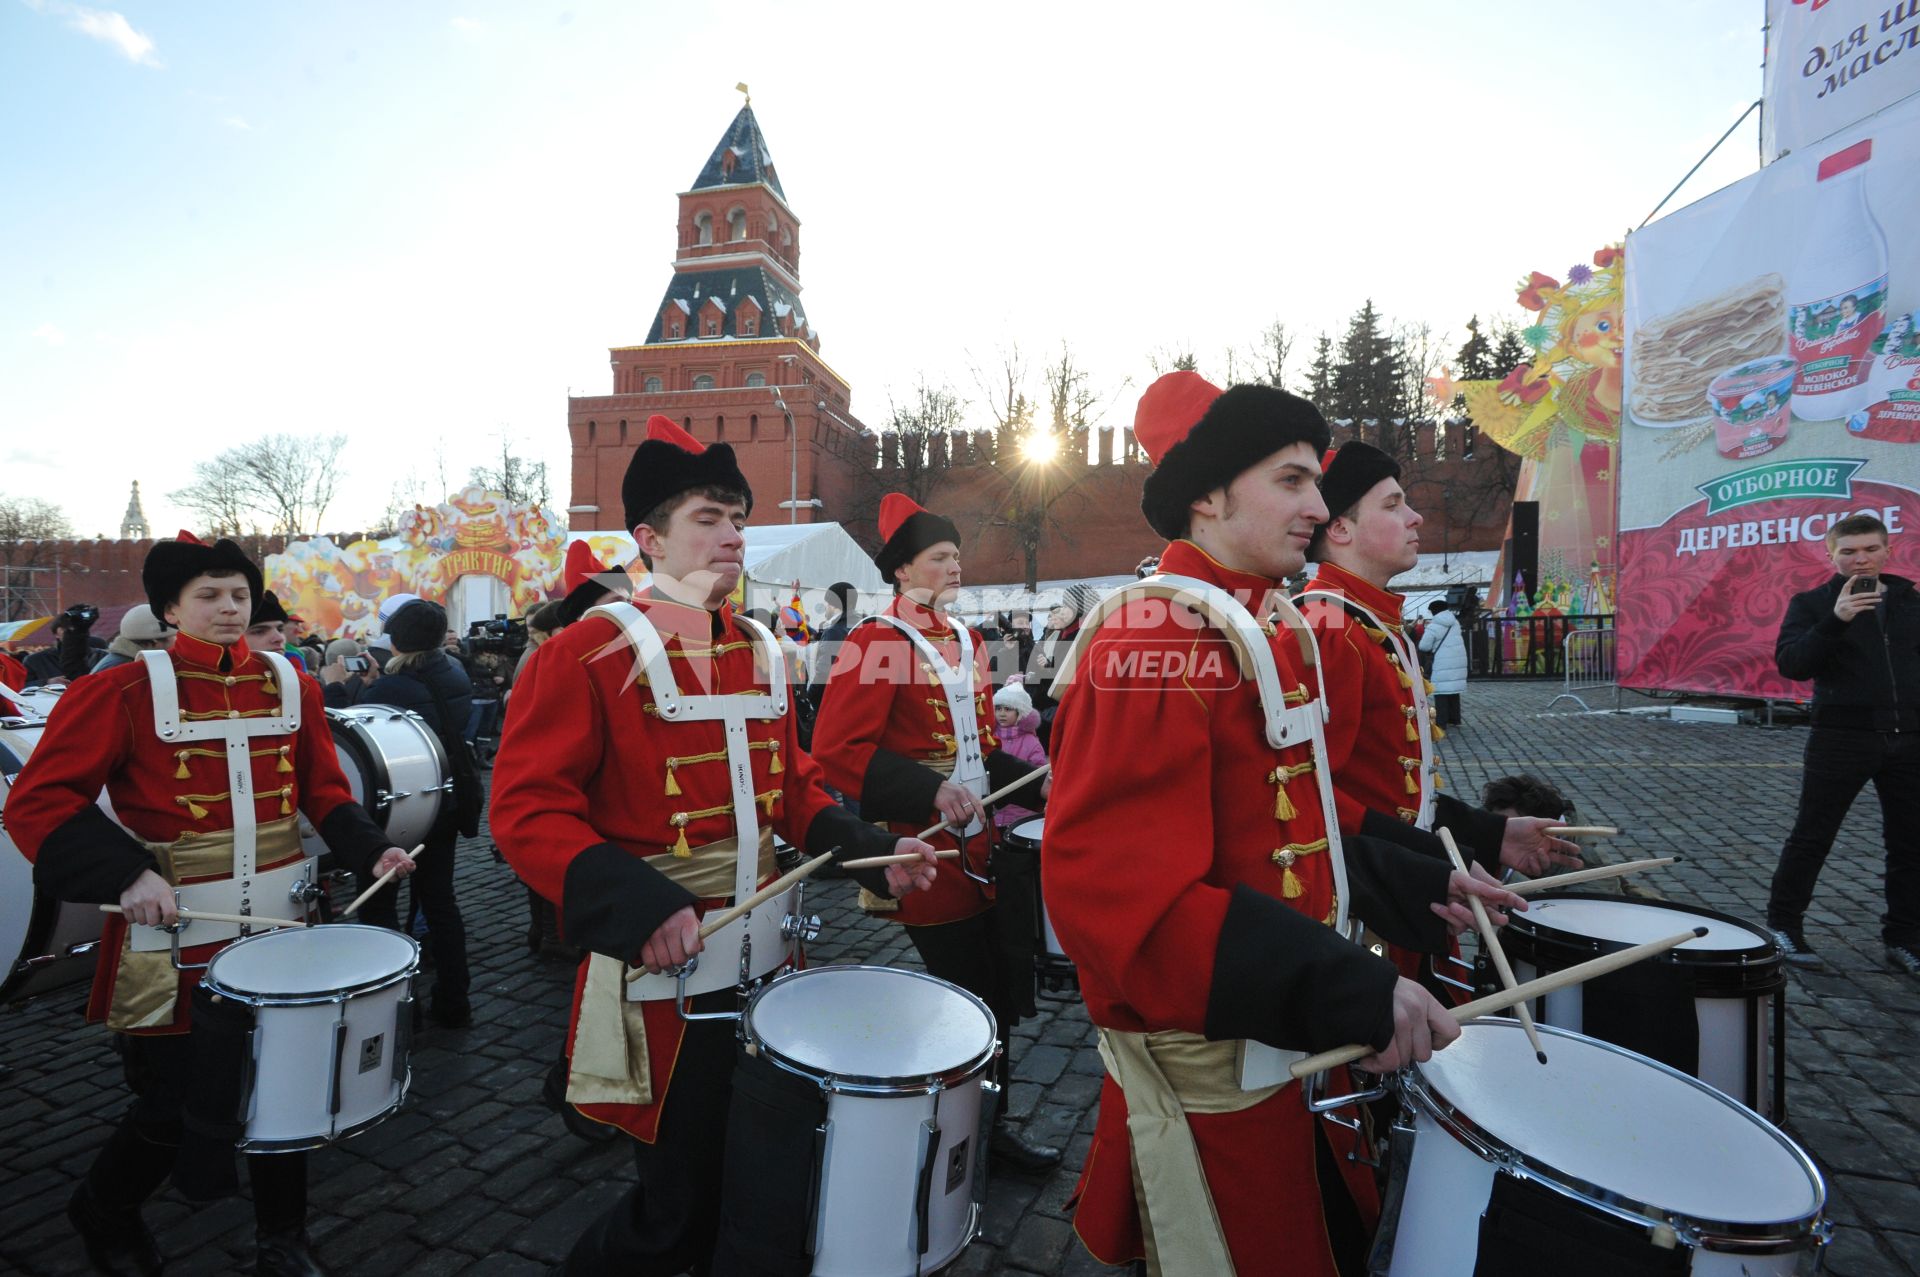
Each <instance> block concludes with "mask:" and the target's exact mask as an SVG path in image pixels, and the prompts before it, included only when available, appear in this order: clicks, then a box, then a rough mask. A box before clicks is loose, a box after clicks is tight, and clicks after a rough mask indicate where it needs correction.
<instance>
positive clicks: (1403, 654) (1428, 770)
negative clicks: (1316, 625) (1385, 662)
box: [1294, 590, 1436, 830]
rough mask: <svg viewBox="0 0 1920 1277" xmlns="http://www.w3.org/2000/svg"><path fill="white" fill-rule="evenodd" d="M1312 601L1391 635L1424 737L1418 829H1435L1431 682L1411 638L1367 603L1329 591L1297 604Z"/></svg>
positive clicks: (1416, 723)
mask: <svg viewBox="0 0 1920 1277" xmlns="http://www.w3.org/2000/svg"><path fill="white" fill-rule="evenodd" d="M1308 599H1320V600H1324V601H1325V602H1327V603H1330V604H1332V605H1333V606H1335V607H1338V608H1341V609H1342V610H1343V611H1351V612H1358V613H1359V614H1360V615H1361V616H1363V617H1365V618H1366V621H1367V624H1368V625H1370V626H1372V627H1373V628H1374V629H1376V630H1379V631H1380V632H1381V633H1382V634H1384V635H1386V636H1387V643H1388V644H1389V645H1390V646H1391V647H1392V649H1393V654H1394V656H1395V657H1396V658H1397V659H1398V660H1399V662H1400V669H1401V671H1402V672H1403V673H1405V674H1406V676H1407V685H1408V687H1409V688H1410V689H1411V690H1412V692H1413V724H1414V732H1415V734H1416V735H1418V736H1419V737H1420V779H1419V782H1418V783H1419V785H1420V795H1419V797H1420V802H1419V804H1418V806H1417V807H1416V809H1415V810H1416V815H1415V817H1414V821H1413V823H1414V826H1415V828H1418V829H1427V830H1431V829H1432V828H1433V806H1434V789H1433V773H1434V768H1435V766H1436V764H1435V762H1434V757H1433V720H1432V714H1433V710H1432V708H1431V703H1430V702H1429V701H1428V700H1427V680H1426V676H1425V675H1424V674H1423V673H1422V672H1421V670H1420V657H1419V654H1418V653H1416V652H1415V651H1414V649H1413V644H1412V643H1409V642H1408V641H1407V636H1406V635H1405V634H1403V633H1399V632H1397V631H1395V630H1394V629H1393V628H1392V627H1390V626H1387V625H1384V624H1382V623H1381V620H1380V618H1379V617H1378V616H1376V615H1374V613H1373V610H1372V609H1371V608H1368V607H1367V606H1366V605H1365V604H1363V603H1360V602H1358V601H1357V600H1355V599H1352V598H1349V597H1348V596H1347V595H1344V594H1335V593H1333V592H1331V591H1329V590H1308V591H1307V592H1306V593H1305V594H1302V595H1301V596H1300V597H1299V598H1297V599H1295V600H1294V602H1295V603H1305V602H1306V601H1307V600H1308Z"/></svg>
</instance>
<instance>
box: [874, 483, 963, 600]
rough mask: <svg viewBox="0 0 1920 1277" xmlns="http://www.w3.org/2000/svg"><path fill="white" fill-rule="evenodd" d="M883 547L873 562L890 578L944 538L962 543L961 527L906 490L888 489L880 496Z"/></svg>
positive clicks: (944, 539)
mask: <svg viewBox="0 0 1920 1277" xmlns="http://www.w3.org/2000/svg"><path fill="white" fill-rule="evenodd" d="M880 541H881V545H880V550H879V553H877V554H875V555H874V556H873V565H874V566H875V567H877V568H879V569H880V575H881V576H884V577H887V578H889V579H891V578H892V576H893V570H894V569H895V568H897V567H900V566H901V565H902V564H905V563H911V562H912V561H913V558H914V556H915V555H917V554H919V553H920V552H921V551H922V550H924V549H926V548H927V547H928V546H931V545H938V544H940V542H942V541H951V542H953V543H954V544H955V545H959V544H960V529H959V528H957V527H955V526H954V524H953V520H952V519H949V518H946V517H944V516H942V515H938V514H935V513H933V512H932V511H931V510H927V509H925V508H923V507H922V506H921V505H920V503H919V502H918V501H915V500H914V499H913V498H912V497H910V496H908V495H907V494H906V493H904V492H889V493H887V495H886V496H884V497H881V498H880Z"/></svg>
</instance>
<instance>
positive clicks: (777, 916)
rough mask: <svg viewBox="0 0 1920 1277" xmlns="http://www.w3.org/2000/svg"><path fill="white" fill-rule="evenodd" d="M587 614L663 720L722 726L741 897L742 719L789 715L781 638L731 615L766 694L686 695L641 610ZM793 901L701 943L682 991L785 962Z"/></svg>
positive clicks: (753, 878) (644, 997)
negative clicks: (627, 661)
mask: <svg viewBox="0 0 1920 1277" xmlns="http://www.w3.org/2000/svg"><path fill="white" fill-rule="evenodd" d="M587 615H588V616H604V617H606V618H607V619H608V620H610V621H612V622H613V623H614V624H615V625H618V626H619V627H620V630H621V633H622V634H624V635H625V636H626V639H627V643H628V645H629V646H631V647H632V649H633V653H634V663H635V670H636V673H637V674H640V675H643V676H644V681H645V682H646V685H647V686H648V688H650V689H651V691H652V693H653V703H654V705H655V707H656V708H658V709H659V711H660V718H661V720H662V721H663V722H668V723H707V722H718V723H721V724H722V725H723V726H724V727H725V729H726V746H727V777H728V781H729V783H730V787H731V790H732V794H733V827H734V832H735V835H736V837H738V839H739V844H740V845H739V860H738V862H737V864H736V867H735V869H734V877H733V898H734V899H735V900H745V899H746V898H747V897H748V896H750V895H752V894H753V892H754V889H755V888H756V887H758V886H759V879H760V817H759V811H758V808H757V806H756V803H755V798H754V791H753V756H752V753H751V751H750V750H749V749H748V747H747V746H748V741H747V723H748V722H749V721H751V720H755V719H758V720H762V721H765V720H769V719H778V718H784V717H785V716H786V713H787V681H786V677H785V673H786V662H785V660H784V658H783V657H782V656H781V653H780V645H779V643H778V642H777V641H776V640H775V639H774V637H773V634H772V633H771V632H770V631H768V629H767V628H766V627H765V626H763V625H761V624H760V623H759V622H758V621H755V620H752V619H751V618H749V617H744V616H739V615H736V616H735V617H734V618H733V619H734V623H735V624H737V625H739V626H740V627H741V628H742V629H744V630H745V631H746V632H747V633H748V635H750V636H751V638H752V639H753V642H754V644H755V646H757V647H758V648H759V649H760V655H761V663H762V664H763V666H764V667H765V668H766V670H767V681H768V684H769V687H768V689H767V694H766V695H764V696H760V695H754V694H751V693H735V694H732V695H723V696H687V695H683V694H682V693H681V691H680V689H679V686H678V685H677V684H676V683H675V681H674V677H673V668H672V665H671V664H670V662H669V661H668V659H667V645H666V642H665V640H663V639H662V638H661V637H660V631H659V630H657V629H656V628H654V624H653V622H652V621H650V620H648V619H647V614H646V613H645V612H643V611H641V610H640V609H639V608H637V607H635V606H634V605H633V604H631V603H604V604H601V605H600V606H599V607H596V608H592V609H590V610H589V611H588V612H587ZM636 681H638V680H636ZM791 901H792V893H788V894H787V895H785V896H782V897H781V898H780V899H778V900H774V901H769V902H768V903H767V904H766V905H765V906H764V907H762V908H759V909H755V910H753V911H752V912H751V913H749V914H747V915H746V916H745V917H743V918H738V919H735V920H734V921H733V922H730V923H728V924H727V925H726V926H725V927H722V928H721V929H720V930H719V931H716V932H714V934H713V935H711V936H709V937H708V938H707V940H706V941H705V944H704V946H703V948H704V952H703V953H702V955H701V958H702V961H701V962H700V963H699V964H698V966H696V967H695V969H694V971H693V972H692V973H691V974H690V975H688V976H687V978H686V982H685V985H686V994H687V996H688V997H692V996H694V995H695V994H700V993H711V992H713V991H714V990H716V989H731V988H733V987H734V986H735V985H737V984H739V983H741V982H742V981H743V979H758V978H759V977H760V976H763V975H765V974H767V973H768V972H769V971H772V970H774V969H775V968H777V967H779V966H781V965H783V964H784V963H786V962H787V961H788V959H789V958H790V957H791V956H792V947H793V946H792V943H791V942H790V941H789V940H788V938H787V937H786V936H785V934H784V931H783V926H784V924H785V922H786V917H787V912H788V909H787V906H788V905H789V903H790V902H791ZM743 954H744V960H743ZM680 989H681V981H680V980H679V978H678V977H676V976H672V975H667V974H665V973H661V974H658V975H645V976H642V977H641V978H640V979H638V980H635V981H634V982H633V983H631V984H629V985H627V986H626V990H627V1000H628V1001H630V1002H651V1001H655V1000H658V999H666V998H673V997H675V996H677V995H678V994H679V992H680Z"/></svg>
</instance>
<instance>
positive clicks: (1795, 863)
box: [1767, 514, 1920, 976]
mask: <svg viewBox="0 0 1920 1277" xmlns="http://www.w3.org/2000/svg"><path fill="white" fill-rule="evenodd" d="M1827 557H1828V558H1829V559H1830V560H1831V562H1832V564H1833V568H1834V575H1833V576H1832V577H1830V578H1829V579H1828V580H1827V581H1826V582H1825V583H1824V584H1822V585H1819V586H1816V587H1814V588H1813V589H1811V590H1806V591H1804V592H1802V593H1800V594H1796V595H1794V596H1793V599H1792V600H1791V601H1790V602H1789V603H1788V604H1787V615H1786V619H1785V620H1784V621H1782V622H1781V625H1780V636H1779V638H1778V639H1776V640H1775V642H1774V647H1773V659H1774V664H1775V665H1777V666H1778V667H1779V669H1780V673H1781V675H1782V676H1784V677H1786V678H1791V679H1803V680H1804V679H1811V680H1813V724H1812V727H1811V728H1810V729H1809V730H1808V732H1807V749H1806V770H1805V771H1804V772H1803V773H1802V775H1801V780H1800V810H1799V812H1798V814H1796V815H1795V817H1794V821H1793V830H1792V832H1791V833H1789V834H1788V835H1787V841H1786V845H1785V846H1784V847H1782V848H1781V850H1780V864H1779V866H1778V868H1776V869H1775V870H1774V873H1773V886H1772V890H1771V891H1770V892H1769V893H1768V896H1767V926H1768V927H1769V928H1770V929H1771V930H1772V932H1773V938H1774V942H1775V943H1777V944H1778V945H1779V946H1780V950H1781V952H1782V953H1783V954H1784V955H1785V956H1786V959H1787V961H1788V962H1791V963H1793V964H1794V965H1795V966H1801V967H1821V966H1824V965H1825V963H1824V962H1823V961H1822V960H1821V958H1820V956H1819V955H1818V954H1817V953H1815V952H1814V951H1813V950H1812V949H1811V948H1809V947H1808V945H1807V937H1806V932H1805V930H1804V925H1805V919H1806V913H1807V907H1808V906H1809V905H1811V904H1812V903H1813V888H1814V883H1815V882H1816V881H1817V880H1818V879H1819V877H1820V867H1821V866H1822V865H1823V864H1825V863H1826V859H1827V853H1828V852H1829V851H1831V850H1832V849H1833V839H1834V835H1835V834H1837V833H1839V831H1840V822H1841V820H1843V819H1844V818H1845V817H1846V814H1847V809H1848V808H1850V807H1852V806H1853V800H1854V799H1855V798H1856V797H1858V796H1859V793H1860V790H1861V789H1862V788H1864V787H1865V785H1866V783H1867V782H1868V781H1872V782H1873V788H1874V791H1875V792H1876V793H1877V794H1878V795H1879V796H1880V827H1881V831H1882V836H1883V837H1884V839H1885V841H1886V848H1887V878H1886V881H1887V911H1886V913H1885V914H1883V915H1882V916H1881V919H1880V938H1881V940H1882V941H1883V942H1884V943H1885V944H1886V949H1887V961H1888V963H1889V965H1891V966H1892V967H1893V968H1894V970H1896V971H1900V972H1903V973H1905V974H1907V975H1910V976H1920V595H1916V594H1915V593H1914V588H1913V582H1912V581H1910V580H1908V579H1907V578H1906V577H1903V576H1895V575H1893V574H1892V573H1890V572H1888V571H1886V570H1885V569H1886V565H1887V525H1886V524H1884V523H1882V522H1881V521H1880V520H1879V519H1877V518H1875V517H1874V516H1873V515H1870V514H1855V515H1850V516H1848V517H1847V518H1844V519H1841V520H1839V521H1838V522H1836V523H1835V524H1834V525H1833V526H1832V527H1831V528H1829V529H1828V530H1827Z"/></svg>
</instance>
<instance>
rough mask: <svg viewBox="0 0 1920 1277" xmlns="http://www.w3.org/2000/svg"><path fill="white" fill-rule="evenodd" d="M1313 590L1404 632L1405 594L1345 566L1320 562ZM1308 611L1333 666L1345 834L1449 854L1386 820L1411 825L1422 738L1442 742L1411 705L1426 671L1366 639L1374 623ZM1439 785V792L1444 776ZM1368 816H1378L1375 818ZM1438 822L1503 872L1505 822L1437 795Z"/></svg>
mask: <svg viewBox="0 0 1920 1277" xmlns="http://www.w3.org/2000/svg"><path fill="white" fill-rule="evenodd" d="M1310 588H1311V589H1312V590H1316V591H1320V592H1323V593H1328V594H1338V595H1342V596H1344V597H1346V598H1349V599H1352V600H1353V601H1354V602H1355V603H1358V604H1359V605H1360V606H1361V607H1364V608H1365V609H1366V610H1367V611H1369V612H1371V613H1373V614H1374V615H1375V616H1376V617H1378V618H1379V619H1380V621H1381V622H1382V624H1383V626H1384V627H1385V628H1386V629H1387V630H1390V631H1391V632H1392V633H1393V634H1395V635H1396V636H1397V635H1398V634H1399V633H1400V632H1401V620H1400V618H1401V609H1402V607H1403V605H1404V600H1403V599H1402V598H1401V596H1400V595H1398V594H1395V593H1394V592H1393V591H1391V590H1383V589H1381V588H1380V587H1379V586H1377V585H1374V584H1373V583H1372V582H1370V581H1367V580H1364V579H1363V578H1361V577H1358V576H1355V575H1354V574H1353V573H1351V572H1349V571H1347V570H1346V569H1344V568H1342V567H1340V566H1339V565H1338V564H1334V563H1323V564H1321V565H1320V569H1319V573H1318V575H1316V576H1315V577H1314V579H1313V584H1312V586H1311V587H1310ZM1301 611H1302V612H1303V613H1304V614H1305V616H1306V618H1307V623H1308V624H1309V625H1311V626H1312V627H1313V629H1314V632H1315V633H1316V634H1317V635H1318V636H1319V638H1320V660H1321V663H1322V665H1324V666H1325V668H1326V675H1327V700H1328V702H1329V708H1330V710H1331V717H1330V719H1329V721H1328V723H1327V753H1328V756H1329V757H1330V758H1331V759H1332V765H1333V789H1334V805H1335V807H1336V809H1337V810H1338V811H1339V813H1340V828H1341V829H1342V830H1343V831H1346V832H1349V833H1354V832H1360V831H1362V830H1365V831H1366V832H1369V833H1375V834H1380V835H1383V836H1386V837H1393V838H1396V839H1400V840H1404V841H1405V842H1406V844H1407V845H1409V846H1413V847H1415V848H1417V849H1419V850H1421V851H1423V852H1424V853H1425V854H1428V855H1432V856H1439V857H1444V856H1445V854H1446V853H1445V851H1444V850H1443V849H1442V848H1441V847H1440V846H1439V843H1438V840H1437V839H1429V838H1427V837H1425V836H1424V835H1419V834H1414V833H1411V832H1408V833H1405V834H1396V833H1394V832H1391V831H1388V830H1386V829H1385V828H1383V826H1382V824H1381V823H1380V821H1379V818H1380V817H1392V818H1395V819H1397V820H1399V821H1401V822H1404V823H1406V824H1412V822H1413V821H1414V820H1415V819H1417V818H1418V816H1419V807H1420V795H1419V794H1418V793H1409V792H1408V788H1409V786H1410V785H1413V784H1418V782H1419V774H1420V740H1419V737H1418V736H1417V735H1415V733H1416V732H1418V731H1420V730H1422V728H1425V729H1426V730H1428V731H1431V732H1432V733H1433V739H1434V740H1435V741H1436V742H1437V741H1439V740H1440V739H1441V737H1442V735H1443V733H1442V732H1441V731H1440V729H1439V727H1438V726H1436V725H1434V724H1432V723H1425V724H1422V723H1421V722H1419V719H1418V713H1417V711H1416V710H1415V708H1414V703H1413V682H1412V680H1414V679H1416V678H1423V677H1424V676H1423V675H1422V674H1421V672H1420V668H1419V666H1418V665H1415V666H1414V667H1413V668H1411V669H1408V668H1406V667H1405V666H1404V664H1403V663H1402V661H1401V660H1400V659H1399V657H1398V656H1397V655H1396V654H1395V653H1394V651H1393V648H1392V646H1391V645H1390V643H1389V641H1388V639H1387V637H1386V635H1385V634H1384V633H1369V632H1368V626H1367V625H1366V624H1364V623H1363V622H1362V621H1361V619H1360V618H1359V617H1358V616H1356V615H1354V614H1353V613H1352V612H1350V611H1348V610H1347V609H1346V608H1343V607H1340V606H1338V605H1336V604H1333V603H1329V602H1326V601H1324V600H1320V599H1309V600H1307V603H1306V605H1305V606H1304V607H1303V608H1302V609H1301ZM1433 783H1434V785H1435V786H1436V790H1437V787H1438V786H1439V783H1440V778H1439V776H1438V775H1437V774H1436V775H1435V776H1434V778H1433ZM1369 812H1374V813H1377V815H1376V817H1375V819H1374V820H1372V821H1369V819H1368V815H1367V813H1369ZM1433 824H1434V828H1435V829H1443V828H1444V829H1448V830H1450V831H1452V833H1453V835H1454V836H1455V837H1456V838H1457V839H1458V840H1459V843H1460V854H1461V855H1462V856H1463V857H1465V858H1466V859H1468V860H1469V861H1475V860H1477V861H1479V862H1480V863H1481V864H1482V865H1484V866H1485V867H1486V868H1487V869H1488V870H1489V871H1491V872H1493V873H1495V874H1498V873H1499V872H1500V841H1501V838H1502V837H1503V835H1504V834H1505V832H1506V822H1505V821H1504V820H1503V819H1502V818H1500V817H1498V816H1495V815H1493V814H1492V813H1490V812H1487V811H1484V810H1481V809H1480V808H1477V807H1474V806H1472V805H1470V804H1468V803H1465V802H1462V801H1461V800H1459V799H1456V798H1453V797H1451V796H1450V795H1447V794H1444V793H1439V792H1436V793H1435V794H1434V818H1433Z"/></svg>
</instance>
